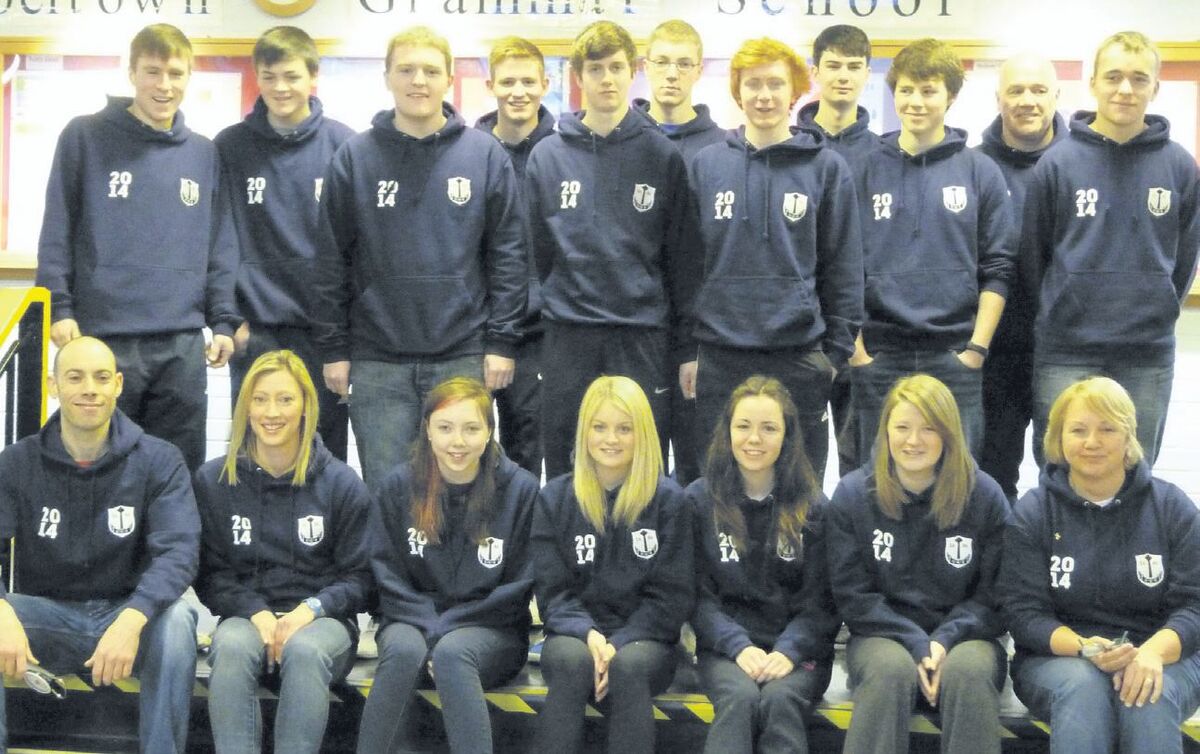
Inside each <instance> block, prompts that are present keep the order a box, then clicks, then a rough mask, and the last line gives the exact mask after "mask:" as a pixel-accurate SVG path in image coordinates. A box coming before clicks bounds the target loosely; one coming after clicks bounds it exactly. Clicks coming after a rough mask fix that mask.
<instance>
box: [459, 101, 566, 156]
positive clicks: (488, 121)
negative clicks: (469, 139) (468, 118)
mask: <svg viewBox="0 0 1200 754" xmlns="http://www.w3.org/2000/svg"><path fill="white" fill-rule="evenodd" d="M499 119H500V111H499V110H493V111H491V112H490V113H488V114H487V115H484V116H483V117H481V118H480V119H479V120H477V121H475V128H477V129H479V130H480V131H486V132H487V133H489V134H491V133H492V129H493V128H495V127H496V123H497V122H498V121H499ZM552 133H554V114H553V113H551V112H550V111H549V110H547V109H546V106H545V105H541V106H539V107H538V121H537V125H536V126H535V127H534V129H533V130H532V131H531V132H530V133H529V135H528V136H526V137H525V139H524V140H523V141H522V142H521V143H520V144H506V145H505V146H507V147H508V148H510V149H512V148H514V147H525V146H526V145H532V144H536V143H538V142H539V141H541V140H542V139H544V138H546V137H547V136H549V135H550V134H552Z"/></svg>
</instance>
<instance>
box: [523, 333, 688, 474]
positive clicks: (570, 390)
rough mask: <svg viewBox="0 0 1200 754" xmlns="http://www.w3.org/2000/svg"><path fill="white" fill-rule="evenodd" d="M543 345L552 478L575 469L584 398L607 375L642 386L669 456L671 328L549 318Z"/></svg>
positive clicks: (661, 444) (546, 429) (544, 407)
mask: <svg viewBox="0 0 1200 754" xmlns="http://www.w3.org/2000/svg"><path fill="white" fill-rule="evenodd" d="M544 325H545V328H546V335H545V341H544V342H543V345H542V377H543V381H542V442H543V443H545V448H546V478H547V479H552V478H554V477H556V476H559V475H561V474H565V473H567V472H568V471H571V470H572V469H573V468H574V466H573V465H572V459H571V451H572V450H573V449H574V447H575V423H576V421H577V419H578V416H579V403H580V401H582V400H583V394H584V393H585V392H587V389H588V386H589V385H591V384H592V381H593V380H595V379H596V378H597V377H600V376H601V375H624V376H626V377H629V378H631V379H632V380H633V381H634V382H636V383H637V384H638V385H640V386H641V388H642V390H643V391H644V392H645V393H646V398H647V399H648V400H649V401H650V410H651V411H653V412H654V424H655V427H656V428H657V429H658V438H659V447H660V448H661V450H662V454H663V459H664V462H665V459H666V457H667V433H668V427H669V426H670V416H669V413H670V410H671V404H670V400H671V398H670V395H669V393H670V391H671V382H670V381H671V380H675V381H678V375H668V374H667V371H668V370H667V333H666V331H665V330H656V329H654V328H650V327H610V326H602V325H573V324H567V323H563V322H549V321H545V322H544Z"/></svg>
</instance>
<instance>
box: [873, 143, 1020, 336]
mask: <svg viewBox="0 0 1200 754" xmlns="http://www.w3.org/2000/svg"><path fill="white" fill-rule="evenodd" d="M899 138H900V132H899V131H894V132H892V133H890V134H887V135H886V136H884V137H883V139H882V141H881V143H880V145H879V146H878V147H877V148H876V149H875V151H873V152H872V153H871V155H870V158H869V159H867V160H866V161H865V162H864V167H863V171H862V172H861V173H860V174H859V184H858V187H859V191H858V196H859V212H860V215H861V217H862V233H863V267H864V268H865V272H866V278H867V285H866V322H864V324H863V329H862V335H863V340H864V343H865V345H866V349H867V353H874V352H875V351H878V350H900V351H931V350H943V349H956V350H961V349H962V348H963V347H964V346H965V345H966V344H967V341H969V340H970V338H971V333H972V332H973V331H974V327H975V314H976V313H977V311H978V309H979V294H980V293H981V292H982V291H992V292H994V293H996V294H998V295H1000V296H1007V295H1008V284H1009V281H1010V280H1011V279H1012V276H1013V273H1014V267H1015V259H1016V249H1015V239H1016V236H1015V234H1014V233H1013V228H1012V213H1011V203H1010V202H1009V199H1008V187H1007V186H1005V184H1004V176H1003V175H1002V174H1001V173H1000V169H999V168H997V167H996V163H994V162H992V161H991V160H990V159H988V158H987V157H985V156H984V155H982V154H980V153H978V152H976V151H974V150H970V149H967V148H966V146H967V141H966V138H967V134H966V132H965V131H963V130H961V129H957V128H946V138H945V139H943V140H942V142H941V143H940V144H938V145H936V146H934V147H932V148H931V149H928V150H926V151H925V152H922V153H921V154H919V155H910V154H908V153H906V152H905V151H904V150H902V149H900V146H899Z"/></svg>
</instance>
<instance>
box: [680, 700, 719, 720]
mask: <svg viewBox="0 0 1200 754" xmlns="http://www.w3.org/2000/svg"><path fill="white" fill-rule="evenodd" d="M683 706H684V707H686V708H687V709H688V710H689V711H690V712H691V713H692V714H693V715H695V716H696V717H698V718H700V720H701V721H703V722H706V723H711V722H712V721H713V706H712V704H709V703H708V702H705V703H704V704H691V703H685V704H684V705H683Z"/></svg>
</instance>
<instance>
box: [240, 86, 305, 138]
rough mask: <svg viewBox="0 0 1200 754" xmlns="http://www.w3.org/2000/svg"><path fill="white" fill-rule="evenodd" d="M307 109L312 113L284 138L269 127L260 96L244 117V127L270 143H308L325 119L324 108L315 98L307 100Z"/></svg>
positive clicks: (265, 105)
mask: <svg viewBox="0 0 1200 754" xmlns="http://www.w3.org/2000/svg"><path fill="white" fill-rule="evenodd" d="M308 108H309V110H311V111H312V112H311V113H309V116H308V117H307V118H305V119H304V121H303V122H302V123H300V125H298V126H296V129H295V130H294V131H292V132H291V133H289V134H287V135H286V136H285V135H283V134H280V133H279V132H278V131H276V130H275V129H274V128H272V127H271V122H270V121H269V120H267V104H266V103H265V102H263V98H262V95H261V94H260V95H259V97H258V99H256V100H254V109H253V110H251V111H250V114H249V115H247V116H246V125H248V126H250V128H252V129H254V131H255V133H257V134H259V135H260V136H263V137H265V138H267V139H270V140H271V141H276V142H279V143H280V144H301V143H303V142H305V141H308V140H309V139H310V138H312V136H313V135H314V134H316V133H317V129H318V128H320V126H321V121H322V120H324V119H325V115H324V108H323V107H322V106H321V100H319V99H317V98H316V97H309V98H308Z"/></svg>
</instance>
